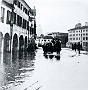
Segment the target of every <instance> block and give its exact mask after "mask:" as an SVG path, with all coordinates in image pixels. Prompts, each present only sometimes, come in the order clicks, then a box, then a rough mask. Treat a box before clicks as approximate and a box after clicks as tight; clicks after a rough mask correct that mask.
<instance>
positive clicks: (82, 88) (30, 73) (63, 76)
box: [0, 48, 88, 90]
mask: <svg viewBox="0 0 88 90" xmlns="http://www.w3.org/2000/svg"><path fill="white" fill-rule="evenodd" d="M73 55H75V51H72V50H69V49H62V51H61V54H60V58H59V57H57V56H55V55H45V56H44V55H43V51H42V48H39V49H38V50H36V51H35V52H32V53H29V54H27V56H26V57H25V58H23V59H17V60H12V61H11V60H10V61H9V60H7V62H4V63H3V64H1V65H0V90H58V89H59V90H87V89H88V78H87V77H88V60H87V58H88V55H84V54H81V55H80V56H78V55H75V56H74V57H72V56H73Z"/></svg>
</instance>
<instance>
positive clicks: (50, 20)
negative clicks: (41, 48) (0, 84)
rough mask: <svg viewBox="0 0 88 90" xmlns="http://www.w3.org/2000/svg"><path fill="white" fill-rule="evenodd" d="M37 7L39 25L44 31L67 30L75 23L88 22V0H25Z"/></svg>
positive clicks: (31, 5)
mask: <svg viewBox="0 0 88 90" xmlns="http://www.w3.org/2000/svg"><path fill="white" fill-rule="evenodd" d="M25 1H26V2H27V3H28V4H29V6H30V7H31V8H33V6H35V7H36V20H37V27H38V26H39V24H40V25H41V28H42V31H43V33H44V34H45V33H47V32H67V30H68V29H71V28H74V27H75V24H77V23H79V22H80V23H82V25H84V24H85V22H88V0H25Z"/></svg>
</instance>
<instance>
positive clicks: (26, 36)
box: [25, 36, 27, 49]
mask: <svg viewBox="0 0 88 90" xmlns="http://www.w3.org/2000/svg"><path fill="white" fill-rule="evenodd" d="M26 48H27V36H26V37H25V49H26Z"/></svg>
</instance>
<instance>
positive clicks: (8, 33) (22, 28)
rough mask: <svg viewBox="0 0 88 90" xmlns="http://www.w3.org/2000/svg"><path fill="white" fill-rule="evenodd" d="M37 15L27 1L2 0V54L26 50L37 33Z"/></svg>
mask: <svg viewBox="0 0 88 90" xmlns="http://www.w3.org/2000/svg"><path fill="white" fill-rule="evenodd" d="M35 15H36V9H35V8H34V9H31V8H30V6H29V5H28V4H27V3H26V2H25V0H0V53H3V51H4V52H15V53H17V51H18V50H21V49H22V51H23V50H25V48H26V47H27V45H28V40H29V38H30V36H31V35H33V34H35V33H36V31H34V30H36V29H35V28H34V27H35V26H36V25H35ZM17 55H19V54H17Z"/></svg>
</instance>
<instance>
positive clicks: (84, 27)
mask: <svg viewBox="0 0 88 90" xmlns="http://www.w3.org/2000/svg"><path fill="white" fill-rule="evenodd" d="M86 28H88V26H82V27H77V28H72V29H70V30H68V31H71V30H77V29H86Z"/></svg>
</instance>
